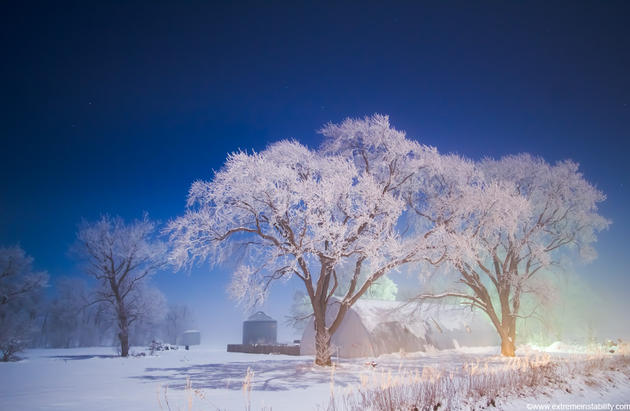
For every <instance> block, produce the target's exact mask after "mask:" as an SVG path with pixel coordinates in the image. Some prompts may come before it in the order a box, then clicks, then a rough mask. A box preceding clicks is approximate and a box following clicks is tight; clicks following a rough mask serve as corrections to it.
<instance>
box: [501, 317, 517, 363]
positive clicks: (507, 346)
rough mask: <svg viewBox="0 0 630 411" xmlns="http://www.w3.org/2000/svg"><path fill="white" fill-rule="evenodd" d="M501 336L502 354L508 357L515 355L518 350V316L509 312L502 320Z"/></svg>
mask: <svg viewBox="0 0 630 411" xmlns="http://www.w3.org/2000/svg"><path fill="white" fill-rule="evenodd" d="M502 323H503V324H502V326H501V328H502V330H501V332H500V333H499V335H500V336H501V355H504V356H506V357H514V355H515V353H514V351H516V317H515V316H513V315H511V314H509V315H506V317H505V318H504V319H503V321H502Z"/></svg>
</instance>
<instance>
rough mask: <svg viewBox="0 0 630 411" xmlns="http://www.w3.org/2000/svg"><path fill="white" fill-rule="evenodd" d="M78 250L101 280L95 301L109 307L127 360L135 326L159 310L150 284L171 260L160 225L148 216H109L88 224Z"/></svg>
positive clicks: (82, 228)
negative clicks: (158, 235) (128, 219)
mask: <svg viewBox="0 0 630 411" xmlns="http://www.w3.org/2000/svg"><path fill="white" fill-rule="evenodd" d="M75 251H76V252H77V253H78V255H79V257H80V258H81V259H83V260H84V262H85V263H86V272H87V274H89V275H90V276H92V277H93V278H94V279H95V280H96V281H97V289H96V291H95V294H94V297H93V298H92V301H91V302H92V303H93V304H104V305H105V306H106V307H109V310H110V311H111V313H112V314H113V316H114V319H115V321H116V324H117V328H118V339H119V341H120V353H121V356H123V357H126V356H127V355H128V354H129V332H130V329H131V326H132V325H134V323H136V322H139V321H142V320H143V319H145V318H150V317H151V316H152V314H153V312H152V311H155V310H157V309H158V308H159V307H158V306H159V304H158V303H159V301H158V300H159V299H158V298H156V297H155V291H154V290H153V289H152V288H151V287H150V286H149V285H148V284H147V282H148V280H149V278H150V277H151V276H152V275H153V274H155V273H156V272H157V270H158V269H159V268H160V267H162V266H163V265H164V263H165V261H166V260H165V259H166V247H165V245H164V244H163V243H162V242H160V241H159V240H157V239H156V238H155V223H153V222H152V221H150V220H149V219H148V217H146V216H145V217H144V218H143V219H141V220H135V221H133V222H131V223H125V221H124V220H123V219H122V218H120V217H109V216H103V217H101V219H100V220H98V221H95V222H83V223H82V224H81V226H80V227H79V231H78V232H77V242H76V244H75Z"/></svg>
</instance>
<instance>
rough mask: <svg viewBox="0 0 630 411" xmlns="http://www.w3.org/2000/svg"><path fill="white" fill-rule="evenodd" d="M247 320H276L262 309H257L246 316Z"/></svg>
mask: <svg viewBox="0 0 630 411" xmlns="http://www.w3.org/2000/svg"><path fill="white" fill-rule="evenodd" d="M247 321H276V320H274V319H273V318H271V317H269V316H268V315H267V314H265V313H264V312H262V311H258V312H257V313H254V314H252V315H250V316H249V318H247Z"/></svg>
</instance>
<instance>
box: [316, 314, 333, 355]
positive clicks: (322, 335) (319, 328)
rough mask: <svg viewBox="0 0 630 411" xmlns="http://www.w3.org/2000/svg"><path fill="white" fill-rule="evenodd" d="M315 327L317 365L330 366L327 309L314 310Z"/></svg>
mask: <svg viewBox="0 0 630 411" xmlns="http://www.w3.org/2000/svg"><path fill="white" fill-rule="evenodd" d="M313 314H314V316H315V318H314V325H315V364H316V365H323V366H330V365H332V360H331V358H330V357H331V354H332V352H331V349H330V334H329V333H328V329H327V328H326V309H325V308H324V309H323V310H322V309H321V307H318V308H317V309H315V310H313Z"/></svg>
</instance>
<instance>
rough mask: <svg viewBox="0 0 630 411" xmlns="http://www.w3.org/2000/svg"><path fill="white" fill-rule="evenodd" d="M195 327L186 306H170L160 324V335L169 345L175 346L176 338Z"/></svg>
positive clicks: (188, 308)
mask: <svg viewBox="0 0 630 411" xmlns="http://www.w3.org/2000/svg"><path fill="white" fill-rule="evenodd" d="M194 326H195V321H194V318H193V315H192V312H191V310H190V307H188V306H187V305H178V304H175V305H170V306H169V307H168V311H167V312H166V317H164V321H163V323H162V335H163V336H164V340H165V341H166V342H168V343H169V344H177V342H178V341H177V340H178V338H179V337H180V336H181V335H182V334H183V333H184V331H186V330H189V329H191V328H193V327H194Z"/></svg>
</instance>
